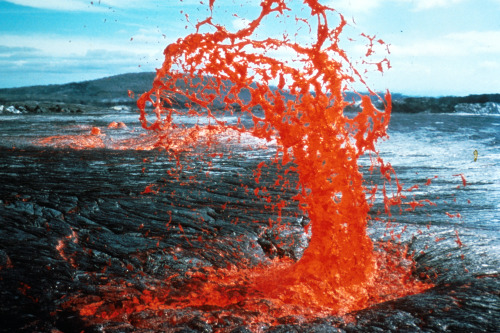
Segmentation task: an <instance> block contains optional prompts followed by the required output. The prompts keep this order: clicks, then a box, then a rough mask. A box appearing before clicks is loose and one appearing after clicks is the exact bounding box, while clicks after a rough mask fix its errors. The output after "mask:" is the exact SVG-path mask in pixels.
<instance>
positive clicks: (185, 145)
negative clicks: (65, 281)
mask: <svg viewBox="0 0 500 333" xmlns="http://www.w3.org/2000/svg"><path fill="white" fill-rule="evenodd" d="M209 5H210V12H211V13H212V14H211V15H210V16H209V17H208V18H206V19H205V20H203V21H201V22H199V23H198V24H196V32H195V33H192V34H190V35H188V36H187V37H185V38H182V39H179V40H177V42H175V43H173V44H170V45H169V46H168V47H167V48H166V49H165V51H164V54H165V61H164V63H163V66H162V67H161V68H160V69H159V70H158V71H157V75H156V78H155V80H154V82H153V87H152V89H151V90H150V91H149V92H147V93H145V94H143V95H142V96H141V97H140V98H139V99H138V102H137V105H138V108H139V110H140V120H141V123H142V126H143V127H144V128H145V129H147V130H150V131H151V132H152V133H154V134H155V138H157V143H156V147H161V148H164V149H165V150H166V151H167V152H168V153H169V154H172V156H176V157H178V169H179V172H182V170H183V168H189V165H187V164H188V163H189V160H187V162H186V160H183V159H181V158H180V155H181V153H183V152H185V151H186V150H193V149H197V148H200V147H201V146H205V147H209V146H211V145H212V144H213V143H214V142H216V141H217V140H218V139H217V138H219V139H220V138H221V137H224V138H227V137H231V136H232V137H233V140H241V139H242V138H243V139H245V138H247V137H248V135H251V136H253V137H254V138H258V139H260V140H266V141H269V142H273V143H274V144H275V146H276V155H275V158H274V160H273V161H272V162H273V163H275V164H276V166H277V167H278V168H279V169H280V168H281V170H282V171H283V170H284V172H282V173H281V174H283V175H285V176H286V175H287V174H288V173H292V172H293V173H294V174H297V175H298V182H297V189H299V191H298V194H297V195H296V196H295V197H294V199H295V200H296V202H297V204H298V205H299V207H300V209H301V210H302V211H303V213H304V215H306V216H307V217H308V218H309V219H310V220H311V222H310V228H311V229H310V232H311V238H310V241H309V245H308V247H307V249H306V250H305V251H304V253H303V255H302V257H301V258H300V259H299V260H298V261H292V260H275V261H273V262H272V263H270V264H269V263H265V264H262V265H260V266H254V267H245V265H244V264H243V263H242V264H241V267H230V268H227V269H218V270H216V269H213V268H203V269H198V270H197V271H194V272H192V273H190V274H191V276H190V277H189V278H190V281H192V285H191V286H189V283H188V284H187V285H186V288H185V290H184V291H183V292H182V293H179V292H178V291H177V292H171V290H170V289H169V283H170V282H169V281H170V280H171V279H172V278H173V277H167V278H166V281H164V282H163V283H161V284H160V285H158V286H156V287H152V288H151V289H150V290H144V291H143V292H139V291H137V290H135V291H133V290H127V288H126V287H125V286H123V285H120V284H119V283H117V284H116V285H115V286H111V285H108V286H106V288H105V289H106V290H107V291H105V290H103V291H102V293H103V294H104V295H108V296H109V299H117V298H119V297H120V296H119V295H123V299H121V300H120V301H119V305H116V306H115V305H110V303H109V302H105V301H103V300H99V301H98V302H91V301H90V302H87V304H86V305H83V306H82V305H81V303H80V304H78V303H75V304H74V306H76V307H77V308H78V309H79V312H80V314H81V315H82V316H86V317H94V318H96V317H99V318H101V319H102V320H109V319H112V318H117V317H120V316H126V315H128V314H131V313H134V312H140V311H144V310H152V311H160V310H172V309H173V310H175V309H193V308H196V309H200V308H203V307H204V308H205V309H207V307H211V306H212V307H218V308H222V309H224V308H226V309H231V311H233V312H234V311H237V310H236V309H238V308H243V309H244V310H245V311H247V312H241V313H239V314H238V315H239V316H243V317H244V316H248V317H252V318H253V319H248V318H247V319H248V321H252V320H253V321H267V322H269V323H273V322H274V320H275V318H279V317H280V316H286V315H295V314H298V315H302V316H305V317H310V316H312V317H318V316H324V315H333V314H344V313H347V312H349V311H354V310H358V309H362V308H364V307H367V306H369V305H371V304H375V303H378V302H382V301H386V300H389V299H393V298H397V297H401V296H404V295H409V294H414V293H418V292H421V291H423V290H425V289H427V288H429V287H430V285H427V284H424V283H422V282H420V281H418V280H416V279H415V278H414V277H412V274H411V269H412V262H411V260H408V259H407V255H406V252H405V249H404V247H399V246H398V245H394V244H392V245H391V243H388V244H386V245H382V246H379V250H377V251H375V250H374V245H373V244H372V241H371V240H370V238H369V237H368V235H367V221H368V219H369V216H368V213H369V210H370V208H371V205H372V204H371V203H370V202H369V201H368V200H367V196H368V195H371V196H372V197H375V192H376V191H377V188H376V187H373V188H372V189H368V187H367V186H366V183H365V180H364V179H363V176H362V173H361V172H360V166H359V165H358V162H359V158H360V157H361V156H362V155H364V154H365V153H368V152H370V153H371V154H373V155H375V157H376V158H373V159H371V160H372V164H373V165H372V166H377V168H379V169H380V171H381V173H382V177H383V178H384V179H385V180H386V182H387V183H391V182H392V185H393V186H396V187H397V189H396V191H395V192H396V193H394V194H393V195H392V197H388V196H387V195H386V192H387V191H386V188H385V185H384V187H383V189H382V193H383V195H384V203H385V207H386V210H388V211H389V210H390V206H392V205H400V204H401V198H402V196H401V194H400V193H401V186H400V185H399V183H398V182H397V178H395V174H394V170H393V169H392V167H391V166H390V164H384V162H383V161H382V159H381V158H380V157H379V156H378V154H377V152H376V150H375V146H374V145H375V143H376V141H377V140H379V139H381V138H384V137H386V135H387V134H386V129H387V127H388V124H389V119H390V112H391V96H390V94H389V93H387V94H386V96H385V99H382V98H380V97H378V96H377V95H376V94H375V93H373V92H372V91H371V90H369V89H368V88H367V86H366V84H365V80H364V78H363V75H364V73H362V72H361V71H359V70H357V69H356V68H355V66H354V64H353V63H352V61H351V60H350V59H349V58H348V56H347V54H346V53H345V52H344V51H343V49H342V48H341V47H340V45H339V44H340V36H341V34H342V31H343V29H344V28H345V26H346V25H347V23H346V21H345V20H344V18H343V17H342V15H340V14H338V13H336V11H335V10H334V9H331V8H329V7H327V6H324V5H321V4H320V3H319V2H318V1H317V0H305V1H304V6H305V10H304V11H302V12H301V13H297V14H296V13H294V11H293V10H292V9H290V8H289V7H288V6H287V2H286V1H284V0H266V1H262V2H261V4H260V6H261V11H260V15H259V16H258V17H257V18H256V19H254V20H252V21H249V22H248V25H247V26H246V27H245V28H243V29H241V30H238V31H236V32H231V31H228V30H227V29H226V28H225V27H224V26H222V25H219V24H216V23H214V21H215V19H214V16H213V9H214V5H215V2H214V1H213V0H211V1H210V4H209ZM303 13H308V14H310V15H309V16H308V17H306V18H304V17H302V16H300V15H302V14H303ZM332 14H334V15H337V16H336V17H337V18H338V20H339V21H340V23H339V24H338V25H337V26H336V27H335V28H331V27H330V25H329V19H330V18H331V17H330V16H332ZM270 17H271V18H272V20H274V21H273V22H275V21H279V20H281V19H282V20H285V19H288V20H293V21H294V23H295V24H296V25H297V27H299V28H298V29H297V33H296V34H295V35H294V36H290V35H288V34H284V35H283V36H282V37H280V38H279V39H278V38H271V37H266V38H259V37H258V35H259V27H260V26H261V25H262V24H263V22H264V21H265V20H266V19H269V18H270ZM314 31H315V33H314ZM313 37H315V39H314V40H312V39H313ZM360 38H363V39H366V41H367V44H368V45H367V48H368V51H367V52H366V60H364V61H363V62H364V65H367V66H374V68H375V69H376V70H379V71H383V68H384V66H386V67H388V66H389V62H388V60H387V59H383V60H381V61H379V62H370V61H369V59H370V57H371V56H372V55H373V54H374V47H375V46H377V45H378V46H379V47H385V44H384V42H383V41H381V40H375V38H374V37H370V36H367V35H364V34H362V35H361V37H360ZM303 40H307V41H309V42H300V41H303ZM311 40H312V41H311ZM279 54H287V55H288V59H289V60H282V59H280V58H279V57H277V56H276V55H279ZM354 82H360V83H361V84H362V85H363V86H364V87H365V88H367V89H368V91H369V92H370V95H369V96H368V95H362V94H359V95H358V96H359V98H360V100H361V103H360V107H361V110H360V111H359V112H357V113H355V115H350V116H348V115H347V114H346V113H345V109H346V107H348V106H351V105H352V104H354V101H348V100H347V99H346V98H345V96H346V92H347V91H349V90H353V83H354ZM373 97H376V98H379V100H380V102H381V103H383V105H385V109H384V110H379V109H377V108H376V107H375V106H374V105H373V104H372V98H373ZM220 105H222V110H221V107H220ZM227 114H231V115H233V116H234V115H236V116H237V121H236V122H229V121H226V118H224V115H227ZM186 117H192V118H193V119H194V120H195V121H194V124H193V122H191V125H183V124H182V123H181V122H180V121H179V119H181V118H182V119H186ZM92 134H93V135H95V133H92ZM148 142H149V141H148ZM202 150H203V149H202ZM207 151H208V150H207ZM218 156H222V154H220V155H218ZM206 159H209V158H206ZM264 165H265V164H264V162H263V163H260V164H259V167H258V170H256V172H255V175H256V181H257V183H258V179H259V175H260V171H261V168H262V167H264ZM290 171H291V172H290ZM169 174H170V173H169ZM284 183H286V180H284V179H281V184H284ZM384 184H385V183H384ZM394 184H395V185H394ZM151 192H154V191H153V190H152V189H151V187H148V188H147V189H146V190H145V191H144V193H151ZM260 193H265V188H260V189H256V191H255V194H256V195H259V194H260ZM278 201H279V200H278ZM179 228H181V227H180V226H179ZM181 231H182V230H181ZM259 300H266V302H264V303H263V302H260V301H259ZM264 305H265V306H264ZM67 306H70V307H71V306H73V305H72V301H70V302H68V304H67ZM252 311H253V312H252ZM244 313H247V315H245V314H244ZM248 313H254V314H248ZM255 313H260V314H259V315H255ZM205 315H206V316H205V319H206V320H208V321H210V320H216V319H214V318H212V317H211V315H210V311H209V310H207V311H206V313H205ZM162 316H163V317H164V319H165V320H169V319H168V318H167V317H168V316H167V315H166V314H165V312H163V314H162ZM174 317H175V315H172V316H171V318H170V319H172V318H174ZM256 317H257V318H256ZM273 318H274V319H273ZM172 320H173V319H172Z"/></svg>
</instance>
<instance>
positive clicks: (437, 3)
mask: <svg viewBox="0 0 500 333" xmlns="http://www.w3.org/2000/svg"><path fill="white" fill-rule="evenodd" d="M463 1H464V0H418V1H415V10H428V9H433V8H436V7H451V6H454V5H456V4H459V3H461V2H463Z"/></svg>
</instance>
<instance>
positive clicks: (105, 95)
mask: <svg viewBox="0 0 500 333" xmlns="http://www.w3.org/2000/svg"><path fill="white" fill-rule="evenodd" d="M154 78H155V73H154V72H147V73H128V74H121V75H115V76H110V77H105V78H102V79H97V80H91V81H83V82H74V83H68V84H57V85H46V86H31V87H22V88H9V89H0V105H5V107H7V106H8V105H9V103H11V105H14V102H17V103H15V105H16V107H17V106H19V105H21V107H22V105H23V104H24V106H25V108H24V109H25V110H26V111H28V112H30V111H33V110H35V106H36V105H39V104H40V103H45V106H44V109H45V110H49V112H52V110H56V111H54V112H59V111H57V110H60V109H61V108H63V107H61V106H60V105H59V104H64V105H66V107H67V108H68V106H67V105H69V104H73V105H76V106H73V107H71V108H70V109H71V110H76V112H85V110H86V109H87V108H86V107H85V106H87V107H89V106H111V105H130V106H132V105H135V99H133V98H130V97H129V95H128V91H129V90H130V91H133V92H134V94H135V95H136V97H137V96H139V95H140V94H142V93H144V92H146V91H148V90H149V89H150V88H151V84H152V82H153V80H154ZM226 84H229V83H226ZM179 85H184V84H183V82H180V83H179ZM284 97H285V98H286V99H291V98H294V96H291V95H288V94H286V93H285V94H284ZM240 98H241V99H242V100H248V99H249V98H250V94H249V92H248V91H242V93H241V94H240ZM346 99H347V100H359V96H358V95H357V94H354V93H347V94H346ZM373 100H374V101H375V103H377V99H376V98H374V99H373ZM392 100H393V107H392V110H393V112H394V113H398V112H402V113H419V112H428V113H453V112H465V113H480V114H485V113H487V114H491V113H493V114H500V94H481V95H469V96H465V97H455V96H447V97H408V96H404V95H401V94H398V93H393V94H392ZM174 102H177V104H179V105H182V104H183V103H184V101H183V100H182V99H178V100H177V101H174ZM47 103H51V104H53V105H52V106H47V105H46V104H47ZM216 106H217V107H220V106H222V100H219V101H216ZM350 109H351V110H356V106H353V107H351V108H350ZM78 110H80V111H78ZM35 112H38V111H35ZM70 112H74V111H70Z"/></svg>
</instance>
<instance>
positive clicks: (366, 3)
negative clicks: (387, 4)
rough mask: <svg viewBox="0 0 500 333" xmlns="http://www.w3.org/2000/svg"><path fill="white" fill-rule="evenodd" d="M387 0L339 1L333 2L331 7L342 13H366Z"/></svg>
mask: <svg viewBox="0 0 500 333" xmlns="http://www.w3.org/2000/svg"><path fill="white" fill-rule="evenodd" d="M384 1H387V0H339V1H331V2H330V3H329V5H330V6H331V7H332V8H335V9H336V10H338V11H339V12H340V13H344V12H346V13H351V12H352V13H366V12H370V11H371V10H373V9H375V8H377V7H379V6H380V5H381V4H382V3H383V2H384Z"/></svg>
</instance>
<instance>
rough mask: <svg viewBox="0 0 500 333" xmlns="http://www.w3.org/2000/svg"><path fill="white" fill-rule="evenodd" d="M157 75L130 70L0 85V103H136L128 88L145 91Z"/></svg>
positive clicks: (139, 91) (137, 92) (134, 90)
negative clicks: (58, 81) (73, 79)
mask: <svg viewBox="0 0 500 333" xmlns="http://www.w3.org/2000/svg"><path fill="white" fill-rule="evenodd" d="M154 77H155V73H153V72H148V73H129V74H121V75H115V76H110V77H105V78H102V79H97V80H91V81H83V82H74V83H67V84H53V85H46V86H31V87H22V88H9V89H0V103H3V104H6V103H8V102H14V101H16V102H19V101H23V102H29V101H37V102H52V103H74V104H83V105H116V104H134V103H135V101H134V100H133V99H131V98H130V97H129V96H128V90H131V91H133V92H134V93H135V94H136V95H137V94H142V93H144V92H145V91H147V90H149V89H150V88H151V83H152V82H153V79H154Z"/></svg>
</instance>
